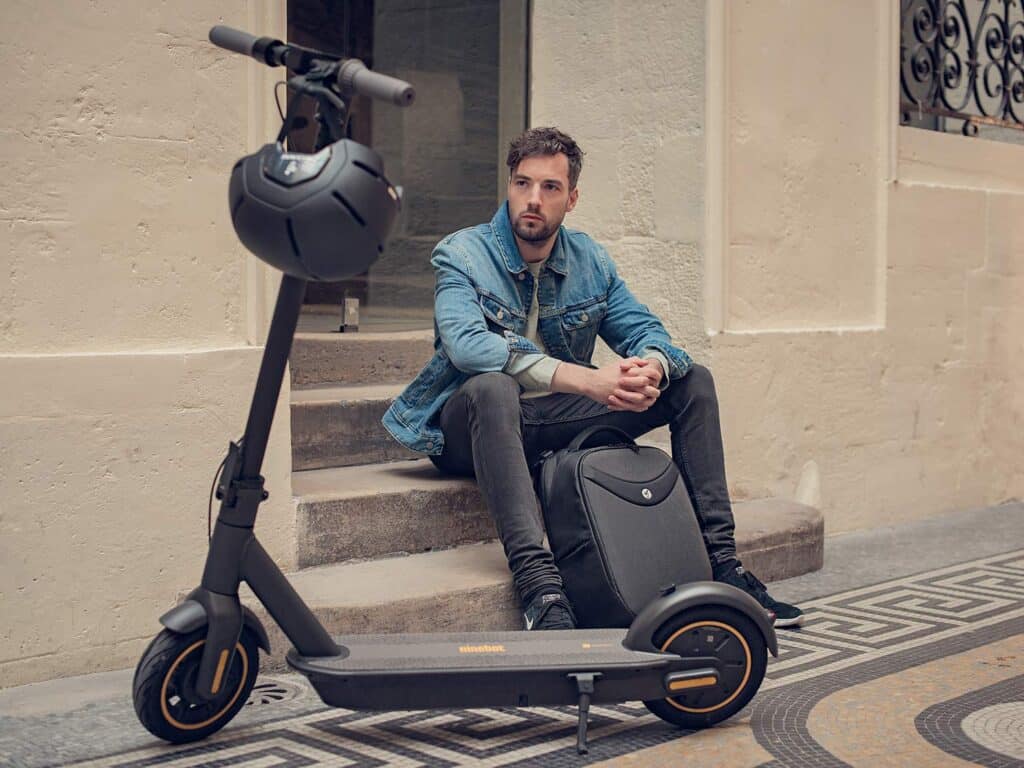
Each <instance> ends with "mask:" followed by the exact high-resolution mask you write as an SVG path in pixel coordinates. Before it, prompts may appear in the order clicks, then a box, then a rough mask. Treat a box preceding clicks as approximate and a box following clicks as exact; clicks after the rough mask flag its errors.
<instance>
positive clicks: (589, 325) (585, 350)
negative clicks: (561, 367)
mask: <svg viewBox="0 0 1024 768" xmlns="http://www.w3.org/2000/svg"><path fill="white" fill-rule="evenodd" d="M607 312H608V302H606V301H595V302H593V303H591V304H587V305H585V306H582V307H573V308H572V309H570V310H568V311H566V312H565V313H563V314H562V336H563V337H564V338H565V344H566V346H567V347H568V348H569V352H571V353H572V356H573V358H574V359H575V360H576V362H579V363H589V362H590V358H591V356H592V355H593V354H594V345H595V344H596V343H597V331H598V329H599V328H600V327H601V321H602V320H603V319H604V316H605V314H607Z"/></svg>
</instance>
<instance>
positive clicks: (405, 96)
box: [210, 24, 416, 107]
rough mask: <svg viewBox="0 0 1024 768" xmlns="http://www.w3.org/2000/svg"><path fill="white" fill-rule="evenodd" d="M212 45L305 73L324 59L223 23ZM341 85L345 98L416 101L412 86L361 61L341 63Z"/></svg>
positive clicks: (401, 104)
mask: <svg viewBox="0 0 1024 768" xmlns="http://www.w3.org/2000/svg"><path fill="white" fill-rule="evenodd" d="M210 42H211V43H213V44H214V45H216V46H219V47H220V48H224V49H225V50H228V51H234V52H235V53H240V54H242V55H243V56H252V57H253V58H254V59H256V61H258V62H260V63H262V64H267V65H269V66H271V67H276V66H288V67H291V68H292V69H293V70H294V71H298V72H305V71H306V70H307V68H308V67H310V66H312V65H314V64H316V63H317V62H318V61H319V57H320V54H319V53H318V52H317V51H312V50H309V49H305V48H301V47H299V46H290V45H287V44H285V43H282V42H281V41H280V40H276V39H274V38H272V37H256V35H251V34H249V33H248V32H243V31H242V30H240V29H234V28H232V27H226V26H224V25H222V24H218V25H217V26H215V27H212V28H211V29H210ZM323 55H324V56H325V57H326V56H327V54H323ZM330 58H333V57H330ZM334 60H335V61H337V59H334ZM337 83H338V86H339V87H340V88H341V92H342V95H348V94H352V93H359V94H362V95H364V96H369V97H370V98H371V99H380V100H382V101H389V102H391V103H392V104H395V105H396V106H399V107H407V106H409V105H410V104H412V102H413V100H414V99H415V98H416V91H415V90H414V89H413V87H412V86H411V85H410V84H409V83H407V82H405V81H404V80H399V79H398V78H395V77H390V76H388V75H382V74H380V73H379V72H374V71H372V70H370V69H367V68H366V65H365V64H363V62H361V61H360V60H359V59H345V60H342V61H340V62H339V65H338V75H337Z"/></svg>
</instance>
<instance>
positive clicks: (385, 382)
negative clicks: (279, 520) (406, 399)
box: [247, 325, 823, 668]
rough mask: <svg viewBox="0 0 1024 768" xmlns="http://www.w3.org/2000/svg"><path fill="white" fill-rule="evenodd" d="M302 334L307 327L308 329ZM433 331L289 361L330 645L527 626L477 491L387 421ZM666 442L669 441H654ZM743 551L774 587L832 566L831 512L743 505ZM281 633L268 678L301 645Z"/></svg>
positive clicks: (311, 334) (311, 582)
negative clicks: (828, 554)
mask: <svg viewBox="0 0 1024 768" xmlns="http://www.w3.org/2000/svg"><path fill="white" fill-rule="evenodd" d="M301 328H302V326H301V325H300V329H301ZM432 339H433V332H432V331H431V330H423V331H419V330H413V331H409V330H389V331H386V332H372V331H360V332H357V333H346V334H342V333H337V332H318V331H308V330H307V331H300V332H299V333H298V334H296V337H295V341H294V344H293V349H292V354H291V359H290V363H291V366H290V367H291V376H292V402H291V417H292V457H293V474H292V490H293V494H294V497H295V501H296V505H297V521H296V549H297V563H298V570H297V571H296V572H294V573H291V574H289V578H290V580H291V581H292V583H293V584H294V585H295V587H296V589H297V590H298V591H299V593H300V594H301V595H302V596H303V598H304V599H305V600H306V601H307V603H309V605H310V607H311V608H313V610H314V611H315V612H316V613H317V615H318V617H319V618H320V619H321V621H322V622H323V623H324V625H325V626H326V627H327V629H328V631H329V632H331V633H332V634H344V633H371V632H400V631H468V630H486V629H510V628H518V627H519V626H520V621H521V619H520V616H519V611H518V606H517V602H516V599H515V596H514V593H513V589H512V580H511V576H510V574H509V572H508V568H507V565H506V563H505V557H504V553H503V552H502V549H501V545H500V543H499V542H497V540H496V533H495V528H494V523H493V521H492V520H491V518H490V515H489V514H488V512H487V511H486V509H485V508H484V505H483V502H482V499H481V497H480V494H479V492H478V490H477V488H476V484H475V483H474V482H473V481H471V480H466V479H459V478H448V477H443V476H442V475H440V474H439V473H438V472H437V470H436V469H435V468H434V466H433V465H432V464H431V463H430V462H429V461H428V460H426V459H423V458H419V457H418V455H417V454H414V453H412V452H410V451H408V450H406V449H405V448H403V447H401V446H400V445H398V444H397V443H395V442H394V441H393V440H392V439H391V438H390V436H389V435H388V434H387V433H386V431H385V430H384V428H383V426H381V424H380V417H381V415H382V414H383V413H384V410H385V409H386V408H387V407H388V405H389V404H390V402H391V401H392V399H393V398H394V397H395V396H396V395H397V394H398V393H399V392H400V391H401V389H402V387H403V386H404V385H405V384H406V383H407V382H408V381H409V380H410V379H411V378H412V377H413V376H414V375H415V374H416V372H417V371H418V370H419V369H420V367H421V366H422V365H423V364H424V363H425V362H426V361H427V360H428V359H429V357H430V354H431V351H432ZM659 441H667V433H666V434H664V435H658V434H655V435H654V436H653V437H652V438H651V439H650V442H654V443H655V444H657V443H658V442H659ZM735 515H736V519H737V528H738V531H737V544H738V547H739V549H740V553H741V556H742V557H743V559H744V561H745V563H746V564H747V565H748V566H749V567H750V568H751V569H752V570H754V571H755V572H756V573H757V574H758V575H759V576H760V577H761V578H762V579H765V580H774V579H780V578H785V577H789V576H795V575H797V574H800V573H805V572H807V571H810V570H815V569H817V568H820V567H821V563H822V546H823V524H822V518H821V515H820V513H819V512H818V511H817V510H814V509H811V508H809V507H805V506H801V505H799V504H795V503H792V502H786V501H782V500H779V499H762V500H757V501H748V502H740V503H737V504H736V505H735ZM247 602H248V603H249V604H250V605H251V607H253V608H254V610H256V611H257V613H258V614H260V615H261V617H262V618H263V619H264V622H265V626H266V627H267V629H268V631H269V632H270V633H271V644H272V646H273V654H272V657H271V659H269V660H268V661H269V666H270V668H275V667H280V666H281V665H282V664H283V654H284V651H285V650H286V649H287V648H288V647H289V646H290V643H288V642H287V640H286V639H285V638H284V637H283V635H281V633H280V631H279V630H278V629H277V626H276V624H275V623H274V622H273V621H272V620H270V619H269V617H267V616H266V615H265V611H264V609H263V608H262V606H261V605H259V604H258V603H257V602H256V601H255V600H254V599H253V598H252V596H251V595H249V596H248V597H247Z"/></svg>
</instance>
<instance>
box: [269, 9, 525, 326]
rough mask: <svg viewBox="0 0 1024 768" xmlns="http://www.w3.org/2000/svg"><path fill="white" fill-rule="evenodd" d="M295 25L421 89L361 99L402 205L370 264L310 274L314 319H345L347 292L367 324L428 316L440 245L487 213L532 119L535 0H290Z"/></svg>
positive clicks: (354, 124) (408, 322) (359, 117)
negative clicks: (530, 1) (510, 153)
mask: <svg viewBox="0 0 1024 768" xmlns="http://www.w3.org/2000/svg"><path fill="white" fill-rule="evenodd" d="M288 36H289V39H290V40H291V41H293V42H295V43H298V44H300V45H307V46H310V47H313V48H320V49H323V50H328V51H332V52H335V53H338V54H341V55H345V56H355V57H358V58H360V59H362V60H363V61H364V62H365V63H366V64H367V66H370V67H372V68H373V69H375V70H377V71H379V72H383V73H385V74H390V75H395V76H396V77H401V78H403V79H405V80H408V81H409V82H411V83H412V84H413V85H414V86H415V88H416V94H417V99H416V103H415V104H414V105H413V106H412V107H411V108H409V109H405V110H401V109H397V108H395V107H391V106H389V105H385V104H379V103H378V104H373V103H369V102H366V101H362V100H357V101H356V103H354V104H353V107H352V117H351V122H350V126H349V132H350V136H351V138H353V139H355V140H356V141H360V142H363V143H366V144H370V145H371V146H373V147H374V149H376V150H377V151H378V152H379V153H380V154H381V156H382V157H383V158H384V165H385V169H386V172H387V174H388V177H389V178H390V179H391V181H392V182H394V183H395V184H397V185H399V186H401V187H402V188H403V190H404V198H403V210H402V214H401V217H400V220H399V221H398V222H397V223H396V226H395V229H394V231H393V234H392V237H391V240H390V242H389V244H388V248H387V250H386V251H385V254H384V256H383V257H381V259H380V260H379V261H378V262H377V263H376V264H375V265H374V266H373V267H372V268H371V269H370V271H369V273H368V274H366V275H362V276H360V277H358V278H355V279H353V280H347V281H345V282H343V283H310V285H309V287H308V289H307V295H306V304H307V305H308V306H307V307H306V311H305V313H304V315H305V322H304V327H305V328H307V329H312V328H311V326H310V322H311V318H312V317H313V316H315V315H318V314H320V315H323V316H324V318H323V320H322V321H321V322H320V324H321V325H323V326H324V328H323V330H327V329H328V328H332V329H334V330H336V329H337V326H338V320H339V319H340V314H339V310H338V305H339V304H340V303H341V300H342V298H343V297H344V296H345V295H346V293H347V295H349V296H350V297H354V298H358V299H359V300H360V304H361V315H362V317H361V321H360V322H361V325H365V326H368V327H369V328H374V327H377V328H381V329H385V328H396V327H427V326H429V325H430V324H431V322H432V315H433V273H432V271H431V268H430V263H429V260H430V253H431V250H432V249H433V247H434V245H435V244H436V243H437V241H438V240H440V239H441V238H442V237H444V236H445V235H447V234H450V233H451V232H454V231H456V230H458V229H461V228H463V227H467V226H472V225H474V224H479V223H482V222H485V221H489V220H490V218H491V216H492V215H493V214H494V211H495V209H496V207H497V205H498V202H499V201H500V200H503V199H504V181H505V178H506V174H505V167H504V151H505V147H507V144H508V141H509V139H510V138H511V137H512V136H513V135H514V134H516V133H518V132H519V131H521V130H523V128H525V126H526V76H527V73H526V61H527V57H526V46H527V0H511V2H510V0H288ZM312 130H313V129H312V128H308V129H307V130H306V131H305V132H304V134H305V135H303V136H298V135H296V136H293V139H292V140H293V142H295V143H296V146H300V148H301V144H299V142H301V141H309V142H311V141H312V139H313V134H312Z"/></svg>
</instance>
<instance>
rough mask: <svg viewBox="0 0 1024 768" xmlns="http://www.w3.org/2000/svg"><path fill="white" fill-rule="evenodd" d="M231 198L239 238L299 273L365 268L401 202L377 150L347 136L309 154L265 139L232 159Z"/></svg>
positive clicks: (316, 276) (314, 275)
mask: <svg viewBox="0 0 1024 768" xmlns="http://www.w3.org/2000/svg"><path fill="white" fill-rule="evenodd" d="M228 199H229V201H230V203H231V222H232V223H233V224H234V225H235V232H237V233H238V238H239V239H240V240H241V241H242V244H243V245H245V247H246V248H248V249H249V250H250V251H252V252H253V253H254V254H255V255H256V256H258V257H259V258H261V259H263V261H265V262H267V263H268V264H270V265H271V266H272V267H276V268H277V269H280V270H281V271H282V272H285V273H286V274H289V275H292V276H293V277H298V278H302V279H304V280H343V279H345V278H347V277H352V276H353V275H358V274H360V273H362V272H365V271H366V270H367V268H368V267H369V266H370V265H371V264H372V263H373V262H374V261H376V259H377V257H378V256H379V255H380V254H381V253H382V252H383V250H384V242H385V240H386V239H387V236H388V233H389V232H390V230H391V225H392V223H393V222H394V220H395V216H396V214H397V213H398V209H399V207H400V200H399V194H398V191H397V190H396V189H395V187H393V186H392V185H391V183H390V182H389V181H388V180H387V179H386V178H384V164H383V162H382V161H381V159H380V157H379V156H378V155H377V153H376V152H374V151H373V150H372V149H370V148H369V147H365V146H363V145H362V144H357V143H356V142H354V141H349V140H347V139H345V140H342V141H339V142H336V143H334V144H331V145H330V146H328V147H326V148H325V149H323V150H321V151H320V152H317V153H316V154H314V155H309V154H302V153H299V152H286V151H285V150H284V148H283V147H282V146H281V145H280V144H267V145H266V146H264V147H263V148H262V149H261V150H260V151H259V152H256V153H255V154H252V155H247V156H246V157H243V158H242V159H241V160H239V161H238V162H237V163H236V164H235V167H234V169H233V170H232V172H231V186H230V187H229V190H228Z"/></svg>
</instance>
